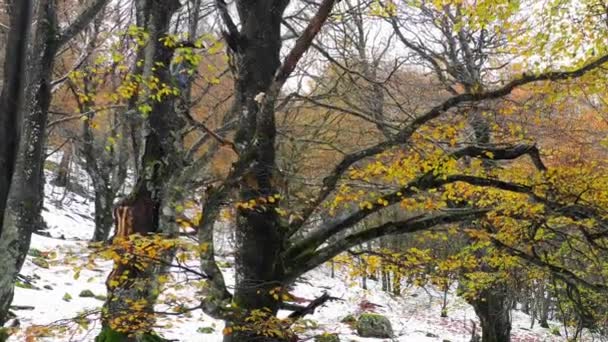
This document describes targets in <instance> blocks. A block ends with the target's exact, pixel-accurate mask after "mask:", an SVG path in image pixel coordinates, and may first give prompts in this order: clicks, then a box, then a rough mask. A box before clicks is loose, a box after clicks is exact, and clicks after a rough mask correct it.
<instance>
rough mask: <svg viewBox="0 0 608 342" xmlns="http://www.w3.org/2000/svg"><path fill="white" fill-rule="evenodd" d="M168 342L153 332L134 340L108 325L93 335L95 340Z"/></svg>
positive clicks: (103, 341)
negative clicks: (95, 335)
mask: <svg viewBox="0 0 608 342" xmlns="http://www.w3.org/2000/svg"><path fill="white" fill-rule="evenodd" d="M132 341H137V342H168V341H169V340H166V339H164V338H162V337H160V336H158V335H156V334H154V333H147V334H144V335H141V336H138V337H136V339H135V340H134V339H133V338H132V337H131V338H130V337H128V336H127V335H126V334H123V333H120V332H118V331H116V330H113V329H111V328H108V327H104V328H103V329H102V330H101V332H100V333H99V335H97V337H95V342H132Z"/></svg>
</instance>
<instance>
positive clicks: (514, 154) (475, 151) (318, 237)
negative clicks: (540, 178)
mask: <svg viewBox="0 0 608 342" xmlns="http://www.w3.org/2000/svg"><path fill="white" fill-rule="evenodd" d="M490 153H491V154H493V158H492V160H502V159H504V160H512V159H516V158H518V157H521V156H524V155H529V156H530V157H531V159H532V160H533V161H534V164H535V165H537V167H539V170H542V171H544V170H545V166H544V165H543V163H542V160H541V159H540V155H539V152H538V148H536V146H534V145H515V146H509V147H502V148H501V147H493V146H487V147H482V146H468V147H465V148H462V149H459V150H456V151H454V152H452V153H451V154H450V155H449V157H450V158H454V159H460V158H462V157H465V156H469V157H481V158H486V159H487V158H489V157H488V154H490ZM454 182H467V183H470V184H474V185H480V186H494V187H497V188H501V189H503V190H509V191H514V192H521V193H529V194H531V193H532V189H531V188H529V187H526V186H523V185H519V184H512V183H506V182H502V181H499V180H497V179H487V178H483V177H474V176H467V175H451V176H447V177H441V175H436V174H434V173H433V171H429V172H427V173H425V174H423V175H421V176H419V177H418V178H416V179H414V180H413V181H411V182H409V183H408V184H407V185H405V186H403V187H401V188H400V189H399V190H398V191H394V192H392V193H390V194H387V195H384V196H382V197H380V199H381V200H382V201H386V202H387V203H388V204H389V205H392V204H395V203H399V202H400V201H401V200H403V198H405V197H408V196H413V195H415V194H416V193H418V192H419V191H424V190H428V189H432V188H437V187H440V186H442V185H445V184H449V183H454ZM383 208H384V207H383V206H375V207H373V208H372V209H360V210H356V211H355V212H351V213H346V214H343V215H341V216H338V217H336V218H335V219H333V220H330V221H329V222H327V223H326V224H324V225H323V226H322V227H321V228H320V229H318V230H317V231H316V232H314V233H312V234H311V235H309V236H308V237H307V238H305V239H303V240H302V241H300V242H297V243H294V244H293V246H292V247H291V248H289V249H288V250H287V251H286V252H285V253H286V254H285V255H286V257H287V258H292V257H295V256H297V255H298V254H300V253H302V252H303V251H305V250H310V249H314V248H317V247H319V246H320V245H321V244H323V242H325V241H327V240H328V239H329V238H330V237H331V236H333V235H335V234H338V233H339V232H341V231H343V230H345V229H348V228H349V227H352V226H353V225H355V224H356V223H357V222H360V221H361V220H363V219H364V218H366V217H368V216H369V215H371V214H373V213H375V212H378V211H380V210H381V209H383ZM292 233H293V232H292Z"/></svg>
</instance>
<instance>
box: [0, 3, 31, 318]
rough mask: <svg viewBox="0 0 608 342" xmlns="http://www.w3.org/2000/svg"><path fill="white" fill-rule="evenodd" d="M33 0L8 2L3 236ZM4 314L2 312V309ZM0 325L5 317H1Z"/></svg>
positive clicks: (0, 144) (1, 149)
mask: <svg viewBox="0 0 608 342" xmlns="http://www.w3.org/2000/svg"><path fill="white" fill-rule="evenodd" d="M32 3H33V2H32V1H31V0H11V1H8V3H7V5H8V7H9V24H10V29H9V32H8V41H7V44H6V54H5V59H4V66H3V67H4V80H3V87H2V93H1V94H0V234H1V233H2V222H3V217H4V208H5V206H6V200H7V199H8V193H9V189H10V184H11V181H12V178H13V172H14V169H15V161H16V158H17V149H18V146H19V140H20V133H21V122H22V120H23V115H22V114H21V113H22V107H23V98H24V91H25V69H26V55H27V43H28V40H29V33H30V26H31V16H32V13H31V12H32ZM0 312H2V310H1V309H0ZM0 323H2V316H1V314H0Z"/></svg>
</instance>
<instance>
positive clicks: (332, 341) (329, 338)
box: [315, 333, 340, 342]
mask: <svg viewBox="0 0 608 342" xmlns="http://www.w3.org/2000/svg"><path fill="white" fill-rule="evenodd" d="M315 342H340V337H339V336H338V334H329V333H324V334H321V335H317V336H315Z"/></svg>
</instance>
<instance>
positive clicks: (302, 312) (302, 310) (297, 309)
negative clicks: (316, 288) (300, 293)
mask: <svg viewBox="0 0 608 342" xmlns="http://www.w3.org/2000/svg"><path fill="white" fill-rule="evenodd" d="M332 300H340V298H336V297H331V296H330V295H329V293H327V292H324V293H323V295H322V296H321V297H318V298H316V299H314V300H313V301H311V302H310V303H309V304H308V305H306V306H299V305H290V304H287V303H283V304H282V307H283V309H288V310H293V312H292V313H291V314H289V316H288V318H289V319H291V320H292V321H293V322H295V321H296V320H298V319H300V318H302V317H304V316H306V315H311V314H313V313H315V310H316V309H317V308H318V307H320V306H322V305H324V304H325V303H326V302H328V301H332ZM288 305H289V306H290V308H287V306H288Z"/></svg>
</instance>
